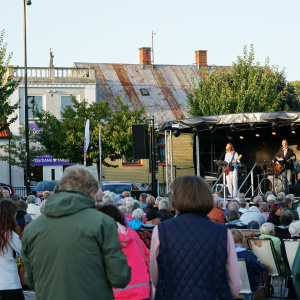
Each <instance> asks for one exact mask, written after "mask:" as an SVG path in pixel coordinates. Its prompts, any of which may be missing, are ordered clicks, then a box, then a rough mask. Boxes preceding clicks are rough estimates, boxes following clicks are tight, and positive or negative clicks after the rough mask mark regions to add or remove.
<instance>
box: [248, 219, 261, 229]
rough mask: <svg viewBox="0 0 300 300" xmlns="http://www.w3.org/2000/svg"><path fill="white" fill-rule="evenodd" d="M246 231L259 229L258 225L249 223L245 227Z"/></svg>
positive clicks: (253, 222)
mask: <svg viewBox="0 0 300 300" xmlns="http://www.w3.org/2000/svg"><path fill="white" fill-rule="evenodd" d="M247 229H259V224H258V222H256V221H251V222H249V223H248V225H247Z"/></svg>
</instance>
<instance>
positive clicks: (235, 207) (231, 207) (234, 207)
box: [227, 202, 240, 211]
mask: <svg viewBox="0 0 300 300" xmlns="http://www.w3.org/2000/svg"><path fill="white" fill-rule="evenodd" d="M239 208H240V207H239V205H238V204H237V203H236V202H230V203H229V204H228V205H227V209H228V210H236V211H238V210H239Z"/></svg>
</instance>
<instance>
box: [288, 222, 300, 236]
mask: <svg viewBox="0 0 300 300" xmlns="http://www.w3.org/2000/svg"><path fill="white" fill-rule="evenodd" d="M289 233H290V235H291V236H300V221H295V222H293V223H291V224H290V226H289Z"/></svg>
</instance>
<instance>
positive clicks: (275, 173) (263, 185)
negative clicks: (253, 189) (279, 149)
mask: <svg viewBox="0 0 300 300" xmlns="http://www.w3.org/2000/svg"><path fill="white" fill-rule="evenodd" d="M263 170H264V174H262V175H263V179H262V180H260V181H259V179H260V176H262V175H261V174H259V175H256V176H257V177H258V187H257V190H258V193H263V194H265V193H266V192H268V191H274V192H275V194H278V193H279V192H283V191H284V186H283V179H282V173H283V171H284V168H283V167H282V164H280V163H279V164H278V163H275V164H274V170H271V169H269V168H268V169H267V166H266V163H265V161H264V164H263Z"/></svg>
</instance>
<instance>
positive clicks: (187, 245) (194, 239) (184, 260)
mask: <svg viewBox="0 0 300 300" xmlns="http://www.w3.org/2000/svg"><path fill="white" fill-rule="evenodd" d="M227 230H228V229H227V227H226V226H225V225H221V224H217V223H213V222H211V221H210V220H209V219H208V217H207V216H206V215H200V214H199V215H197V214H181V215H179V216H177V217H176V218H174V219H170V220H167V221H165V222H163V223H160V224H158V234H159V241H160V245H159V253H158V256H157V263H158V272H159V277H158V283H157V287H156V293H155V299H156V300H159V299H165V300H166V299H168V300H175V299H184V300H188V299H190V300H192V299H203V300H217V299H232V295H231V291H230V287H229V284H228V279H227V271H226V260H227Z"/></svg>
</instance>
